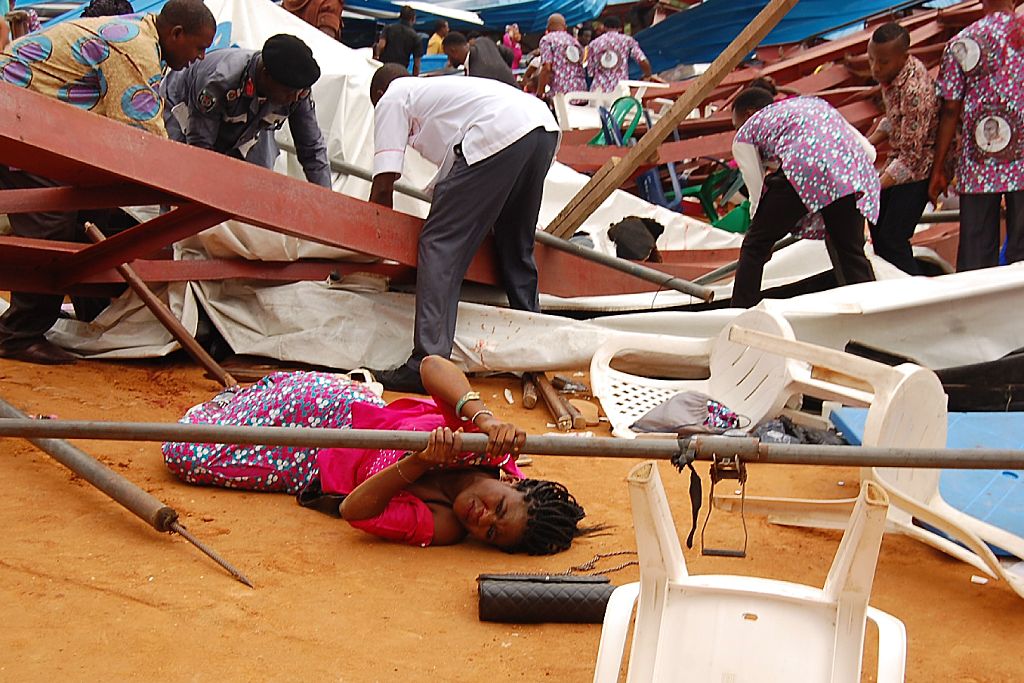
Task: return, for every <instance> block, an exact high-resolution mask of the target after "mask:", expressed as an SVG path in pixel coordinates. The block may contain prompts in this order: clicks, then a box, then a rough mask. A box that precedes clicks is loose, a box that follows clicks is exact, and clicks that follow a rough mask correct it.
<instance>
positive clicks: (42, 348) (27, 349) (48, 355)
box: [0, 339, 78, 365]
mask: <svg viewBox="0 0 1024 683" xmlns="http://www.w3.org/2000/svg"><path fill="white" fill-rule="evenodd" d="M0 358H10V359H11V360H20V361H24V362H26V363H37V364H39V365H71V364H72V363H74V362H76V361H77V360H78V356H76V355H74V354H72V353H69V352H67V351H65V350H64V349H62V348H60V347H59V346H57V345H56V344H53V343H51V342H48V341H46V339H35V340H33V341H31V342H29V343H28V344H18V345H13V346H12V345H11V344H0Z"/></svg>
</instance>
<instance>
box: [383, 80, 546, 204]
mask: <svg viewBox="0 0 1024 683" xmlns="http://www.w3.org/2000/svg"><path fill="white" fill-rule="evenodd" d="M536 128H543V129H544V130H548V131H551V132H553V133H560V132H561V131H560V130H559V127H558V123H557V122H556V121H555V118H554V116H552V115H551V112H550V111H549V110H548V108H547V105H545V104H544V103H543V102H541V101H540V100H539V99H537V98H536V97H533V96H531V95H528V94H526V93H524V92H522V91H520V90H516V89H514V88H510V87H509V86H508V85H506V84H504V83H499V82H498V81H494V80H491V79H489V78H474V77H472V76H468V77H467V76H438V77H435V78H411V77H408V78H398V79H396V80H394V81H392V82H391V85H390V86H389V87H388V90H387V92H385V93H384V96H383V97H382V98H381V99H380V101H379V102H378V103H377V106H376V108H375V110H374V156H373V175H374V176H377V175H379V174H381V173H399V174H401V172H402V167H403V164H404V163H405V148H406V145H409V146H411V147H412V148H413V149H415V150H416V151H417V152H419V153H420V154H421V155H423V157H424V158H425V159H427V160H428V161H430V162H432V163H434V164H436V165H437V166H438V167H439V169H440V170H439V171H438V174H437V176H436V177H435V178H434V180H433V181H432V182H431V187H432V186H433V185H434V184H436V183H437V182H438V181H439V180H440V179H441V178H443V177H444V176H445V175H447V174H448V172H449V171H450V170H451V167H452V165H453V164H454V163H455V155H454V153H453V150H454V148H455V146H456V145H458V144H461V145H462V155H463V156H464V157H465V159H466V163H467V164H469V165H470V166H472V165H473V164H475V163H478V162H480V161H483V160H484V159H486V158H488V157H490V156H492V155H494V154H497V153H498V152H500V151H501V150H503V149H505V148H506V147H508V146H510V145H511V144H513V143H514V142H516V141H518V140H520V139H521V138H522V137H523V136H525V135H526V134H527V133H529V132H531V131H533V130H535V129H536Z"/></svg>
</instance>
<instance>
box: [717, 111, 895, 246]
mask: <svg viewBox="0 0 1024 683" xmlns="http://www.w3.org/2000/svg"><path fill="white" fill-rule="evenodd" d="M733 156H734V158H735V159H736V161H737V163H738V164H739V166H740V170H741V171H742V172H743V178H744V181H745V182H746V184H747V189H748V190H749V192H750V203H751V215H753V214H754V213H755V211H756V210H757V204H758V203H759V201H760V199H761V191H762V189H763V187H764V165H765V164H766V163H777V164H779V165H781V167H782V170H783V172H784V173H785V174H786V178H787V179H788V180H789V182H790V183H792V185H793V187H794V188H795V189H796V192H797V194H798V195H800V199H801V200H802V201H803V203H804V206H806V207H807V212H808V215H807V216H805V217H804V219H803V220H802V221H801V223H800V225H799V226H798V228H797V230H796V231H795V233H794V234H796V235H797V236H798V237H803V238H805V239H824V237H825V224H824V221H823V219H822V217H821V214H820V213H818V212H819V211H821V210H822V209H823V208H825V207H826V206H828V205H829V204H831V203H832V202H834V201H836V200H837V199H842V198H843V197H846V196H848V195H851V194H852V195H855V196H856V197H857V209H858V210H859V211H860V213H861V215H863V216H864V217H865V218H867V219H868V220H869V221H871V222H872V223H874V222H875V221H877V220H878V203H879V193H880V191H881V186H880V184H879V181H878V172H877V171H876V170H875V167H874V160H875V151H874V147H872V145H871V143H869V142H868V141H867V139H866V138H865V137H864V136H863V135H861V134H860V133H859V132H858V131H857V129H856V128H854V127H853V126H851V125H850V124H849V123H848V122H847V121H846V119H844V118H843V116H842V114H840V113H839V112H838V111H836V109H835V108H833V107H832V105H830V104H829V103H827V102H825V100H821V99H818V98H817V97H794V98H792V99H788V100H782V101H781V102H776V103H775V104H771V105H768V106H767V107H765V108H764V109H762V110H760V111H759V112H757V113H755V114H754V115H753V116H751V117H750V119H749V120H747V122H746V123H744V124H743V126H742V127H741V128H740V129H739V131H737V133H736V138H735V139H734V141H733Z"/></svg>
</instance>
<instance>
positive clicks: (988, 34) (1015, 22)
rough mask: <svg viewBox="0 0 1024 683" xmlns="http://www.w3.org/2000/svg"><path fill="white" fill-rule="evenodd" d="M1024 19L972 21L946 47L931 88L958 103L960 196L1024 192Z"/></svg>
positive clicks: (1003, 16) (992, 17)
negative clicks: (960, 145) (960, 146)
mask: <svg viewBox="0 0 1024 683" xmlns="http://www.w3.org/2000/svg"><path fill="white" fill-rule="evenodd" d="M1022 84H1024V17H1021V16H1018V15H1013V14H1010V13H1008V12H997V13H995V14H990V15H988V16H986V17H983V18H982V19H979V20H978V21H976V22H974V23H973V24H971V25H970V26H968V27H967V28H965V29H964V30H963V31H961V32H960V33H958V34H957V35H956V36H955V37H954V38H953V39H952V40H950V41H949V42H948V43H947V44H946V50H945V52H944V53H943V55H942V65H941V67H940V69H939V77H938V80H937V82H936V88H937V90H938V93H939V97H941V98H942V99H944V100H948V101H958V102H963V106H964V108H963V116H962V118H961V129H960V130H961V133H962V135H961V138H962V145H963V151H962V153H961V155H960V160H959V164H958V166H957V173H956V175H957V183H958V185H957V187H958V188H959V191H960V193H961V194H984V193H997V192H1016V191H1018V190H1024V85H1022Z"/></svg>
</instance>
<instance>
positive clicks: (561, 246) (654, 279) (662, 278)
mask: <svg viewBox="0 0 1024 683" xmlns="http://www.w3.org/2000/svg"><path fill="white" fill-rule="evenodd" d="M278 146H279V147H280V148H281V149H283V150H284V151H286V152H290V153H292V154H294V153H295V149H294V147H292V146H291V145H287V144H282V143H278ZM331 170H332V171H334V172H335V173H342V174H344V175H350V176H355V177H356V178H360V179H362V180H366V181H372V180H373V174H372V173H371V172H370V171H368V170H366V169H365V168H362V167H360V166H356V165H355V164H350V163H348V162H346V161H337V160H335V159H331ZM395 191H396V192H398V193H400V194H404V195H407V196H409V197H413V198H414V199H419V200H422V201H424V202H427V203H428V204H429V203H430V202H431V197H430V195H428V194H427V193H426V192H424V191H423V190H420V189H418V188H415V187H413V186H411V185H407V184H406V183H401V182H399V183H395ZM537 241H538V242H540V243H541V244H543V245H544V246H546V247H549V248H551V249H557V250H559V251H564V252H565V253H567V254H572V255H573V256H577V257H579V258H581V259H585V260H587V261H591V262H593V263H597V264H599V265H602V266H606V267H608V268H612V269H614V270H617V271H619V272H620V273H626V274H627V275H632V276H633V277H635V278H639V279H640V280H644V281H646V282H651V283H653V284H656V285H658V286H659V287H661V288H662V289H672V290H675V291H677V292H681V293H683V294H688V295H689V296H692V297H695V298H697V299H700V300H701V301H705V302H707V301H711V300H712V299H713V298H714V297H715V293H714V291H713V290H711V289H709V288H707V287H702V286H700V285H697V284H694V283H692V282H690V281H688V280H683V279H682V278H678V277H676V276H674V275H669V274H668V273H664V272H662V271H660V270H656V269H654V268H648V267H647V266H642V265H640V264H639V263H634V262H633V261H627V260H626V259H621V258H617V257H615V256H609V255H608V254H605V253H602V252H600V251H598V250H596V249H588V248H587V247H584V246H581V245H579V244H576V243H575V242H570V241H568V240H563V239H562V238H560V237H556V236H555V235H552V234H551V233H547V232H544V231H543V230H538V231H537Z"/></svg>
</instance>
